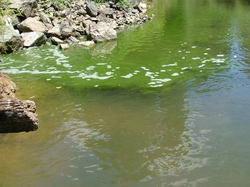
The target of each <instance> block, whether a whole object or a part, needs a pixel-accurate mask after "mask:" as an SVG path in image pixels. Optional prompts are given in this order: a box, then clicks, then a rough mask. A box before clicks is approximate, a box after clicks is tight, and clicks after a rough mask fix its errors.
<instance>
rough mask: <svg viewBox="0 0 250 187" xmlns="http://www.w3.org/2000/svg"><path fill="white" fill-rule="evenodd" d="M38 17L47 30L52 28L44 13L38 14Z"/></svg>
mask: <svg viewBox="0 0 250 187" xmlns="http://www.w3.org/2000/svg"><path fill="white" fill-rule="evenodd" d="M39 17H40V19H41V21H42V22H43V24H44V25H45V26H46V27H47V28H49V29H50V28H52V27H53V25H52V22H51V20H50V18H49V16H48V15H47V14H45V13H44V12H41V13H39Z"/></svg>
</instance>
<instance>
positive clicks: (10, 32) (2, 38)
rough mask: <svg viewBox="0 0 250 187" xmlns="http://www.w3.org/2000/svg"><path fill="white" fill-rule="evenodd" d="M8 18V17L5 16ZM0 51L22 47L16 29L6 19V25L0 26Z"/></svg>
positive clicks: (6, 51) (11, 50)
mask: <svg viewBox="0 0 250 187" xmlns="http://www.w3.org/2000/svg"><path fill="white" fill-rule="evenodd" d="M6 19H8V18H6ZM0 31H1V33H2V34H1V35H0V53H12V52H14V51H17V50H18V49H20V48H22V47H23V40H22V37H21V35H20V33H19V31H18V30H16V29H14V28H13V26H12V24H11V23H9V22H8V20H6V25H5V26H1V28H0Z"/></svg>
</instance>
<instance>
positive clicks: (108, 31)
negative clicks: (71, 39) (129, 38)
mask: <svg viewBox="0 0 250 187" xmlns="http://www.w3.org/2000/svg"><path fill="white" fill-rule="evenodd" d="M89 33H90V35H89V36H90V38H91V39H92V40H94V41H95V42H102V41H106V40H112V39H116V38H117V32H116V30H115V29H114V28H113V27H112V26H111V25H110V24H108V23H105V22H99V23H97V24H96V23H93V22H92V23H91V24H90V25H89Z"/></svg>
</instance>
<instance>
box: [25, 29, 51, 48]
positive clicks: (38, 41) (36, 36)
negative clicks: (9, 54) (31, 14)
mask: <svg viewBox="0 0 250 187" xmlns="http://www.w3.org/2000/svg"><path fill="white" fill-rule="evenodd" d="M21 36H22V37H23V40H24V44H23V45H24V46H25V47H32V46H40V45H43V44H45V43H46V40H47V38H46V36H45V34H44V33H42V32H24V33H22V34H21Z"/></svg>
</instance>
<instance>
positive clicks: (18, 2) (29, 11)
mask: <svg viewBox="0 0 250 187" xmlns="http://www.w3.org/2000/svg"><path fill="white" fill-rule="evenodd" d="M9 3H10V5H9V7H10V8H13V9H17V10H20V11H21V14H22V15H23V16H25V17H26V18H27V17H29V16H31V15H33V14H34V11H35V8H36V7H37V0H9Z"/></svg>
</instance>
